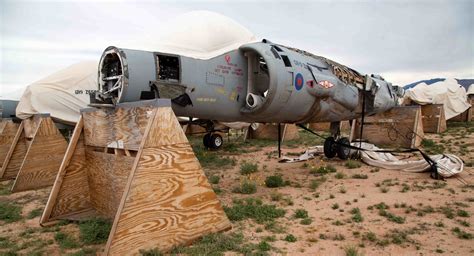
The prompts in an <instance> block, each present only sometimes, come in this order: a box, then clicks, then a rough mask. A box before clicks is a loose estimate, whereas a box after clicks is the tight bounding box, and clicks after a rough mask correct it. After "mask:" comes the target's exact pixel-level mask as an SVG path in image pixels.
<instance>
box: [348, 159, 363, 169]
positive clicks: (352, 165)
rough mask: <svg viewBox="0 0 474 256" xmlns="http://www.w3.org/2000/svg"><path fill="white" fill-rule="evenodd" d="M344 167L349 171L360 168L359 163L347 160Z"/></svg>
mask: <svg viewBox="0 0 474 256" xmlns="http://www.w3.org/2000/svg"><path fill="white" fill-rule="evenodd" d="M344 165H345V166H346V167H347V168H349V169H356V168H360V167H361V166H362V165H361V163H360V162H359V161H355V160H347V161H346V163H345V164H344Z"/></svg>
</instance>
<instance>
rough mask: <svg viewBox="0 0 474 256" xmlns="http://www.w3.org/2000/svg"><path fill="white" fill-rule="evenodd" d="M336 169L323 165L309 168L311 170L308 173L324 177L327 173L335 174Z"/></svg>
mask: <svg viewBox="0 0 474 256" xmlns="http://www.w3.org/2000/svg"><path fill="white" fill-rule="evenodd" d="M336 171H337V170H336V168H335V167H334V166H332V165H325V166H320V167H318V168H314V167H313V168H311V170H310V171H309V173H311V174H316V175H325V174H328V173H333V172H336Z"/></svg>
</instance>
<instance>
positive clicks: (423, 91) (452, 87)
mask: <svg viewBox="0 0 474 256" xmlns="http://www.w3.org/2000/svg"><path fill="white" fill-rule="evenodd" d="M405 99H410V100H412V101H414V102H416V103H418V104H421V105H426V104H443V105H444V112H445V116H446V119H450V118H452V117H455V116H457V115H459V114H461V113H463V112H464V111H466V110H467V109H468V108H469V107H470V104H468V103H467V94H466V89H464V87H462V86H460V85H459V84H458V82H457V81H456V80H455V79H454V78H449V79H446V80H444V81H440V82H436V83H433V84H430V85H427V84H426V83H420V84H417V85H416V86H415V87H413V88H410V89H408V90H407V91H405Z"/></svg>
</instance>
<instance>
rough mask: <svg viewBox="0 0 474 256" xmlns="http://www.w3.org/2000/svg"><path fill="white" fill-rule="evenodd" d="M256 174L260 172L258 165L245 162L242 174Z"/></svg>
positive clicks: (241, 168)
mask: <svg viewBox="0 0 474 256" xmlns="http://www.w3.org/2000/svg"><path fill="white" fill-rule="evenodd" d="M255 172H258V165H257V164H254V163H247V162H244V163H242V164H241V165H240V174H242V175H248V174H251V173H255Z"/></svg>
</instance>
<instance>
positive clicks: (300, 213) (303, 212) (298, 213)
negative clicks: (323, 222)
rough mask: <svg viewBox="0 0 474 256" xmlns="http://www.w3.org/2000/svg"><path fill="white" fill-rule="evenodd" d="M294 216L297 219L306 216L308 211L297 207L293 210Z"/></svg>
mask: <svg viewBox="0 0 474 256" xmlns="http://www.w3.org/2000/svg"><path fill="white" fill-rule="evenodd" d="M294 217H295V218H297V219H305V218H308V211H306V210H305V209H297V210H296V211H295V214H294Z"/></svg>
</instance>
